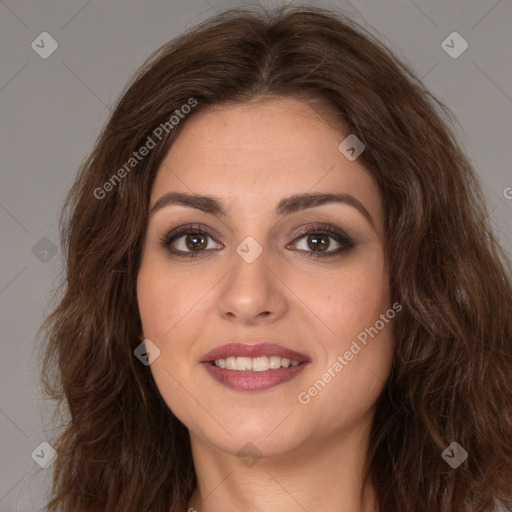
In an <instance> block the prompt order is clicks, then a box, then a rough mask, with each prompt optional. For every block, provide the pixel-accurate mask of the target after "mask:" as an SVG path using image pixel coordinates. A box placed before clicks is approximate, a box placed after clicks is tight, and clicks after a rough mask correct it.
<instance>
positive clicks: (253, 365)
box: [210, 356, 301, 372]
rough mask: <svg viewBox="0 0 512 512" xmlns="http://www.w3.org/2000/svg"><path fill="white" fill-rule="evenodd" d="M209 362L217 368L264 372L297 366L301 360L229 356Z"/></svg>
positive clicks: (275, 357)
mask: <svg viewBox="0 0 512 512" xmlns="http://www.w3.org/2000/svg"><path fill="white" fill-rule="evenodd" d="M210 364H212V365H214V366H216V367H217V368H222V369H226V370H234V371H241V372H244V371H245V372H264V371H267V370H279V369H280V368H290V367H295V366H299V365H300V364H301V361H296V360H293V359H288V358H286V357H280V356H260V357H240V356H239V357H236V356H230V357H226V358H223V359H215V360H214V361H210Z"/></svg>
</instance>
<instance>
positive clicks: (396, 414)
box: [43, 7, 512, 512]
mask: <svg viewBox="0 0 512 512" xmlns="http://www.w3.org/2000/svg"><path fill="white" fill-rule="evenodd" d="M265 96H268V97H295V98H300V99H303V100H304V101H311V102H312V103H315V102H316V104H318V105H320V104H321V105H323V106H324V108H323V109H319V111H320V110H321V111H322V112H325V111H326V109H327V107H328V109H329V111H330V112H332V114H333V116H335V117H336V118H337V119H338V120H339V122H340V126H343V127H344V129H346V130H347V133H353V134H355V135H356V136H357V137H358V138H359V139H360V140H361V141H362V142H363V143H364V144H365V146H366V150H365V151H364V153H363V154H362V155H361V156H360V157H359V158H360V159H361V160H360V161H362V163H363V164H364V165H365V167H366V168H367V169H368V171H369V172H370V173H371V175H372V176H373V178H374V180H375V181H376V183H377V184H378V186H379V188H380V192H381V194H382V198H383V202H384V208H385V214H386V219H385V222H386V230H387V233H386V234H387V246H388V252H387V255H388V259H389V268H390V275H391V294H392V302H394V301H398V302H399V303H400V304H401V305H402V308H403V310H402V312H401V313H400V315H398V316H397V318H396V321H395V329H394V363H393V367H392V371H391V375H390V377H389V379H388V381H387V383H386V386H385V388H384V390H383V392H382V394H381V396H380V398H379V400H378V403H377V409H376V413H375V418H374V423H373V427H372V434H371V438H370V448H369V451H368V457H367V468H368V473H367V475H366V477H367V478H368V479H371V481H372V482H373V483H374V485H375V488H376V490H377V498H378V505H379V508H380V510H381V511H382V512H390V511H395V512H402V511H404V512H405V511H414V512H421V511H428V512H448V511H449V512H455V511H457V512H466V511H472V512H474V511H478V512H482V511H493V510H497V506H498V503H503V504H504V505H505V506H508V507H512V497H511V494H512V384H511V378H510V377H511V369H512V317H511V312H512V285H511V272H510V266H509V264H508V263H507V261H506V257H505V255H504V253H503V251H502V250H501V249H500V246H499V244H498V242H497V240H496V239H495V237H494V235H493V234H492V231H491V228H490V224H489V220H488V218H487V211H486V207H485V205H484V201H483V198H482V194H481V191H480V186H479V183H478V180H477V178H476V175H475V172H474V171H473V170H472V168H471V165H470V164H469V162H468V160H467V158H466V157H465V156H464V154H463V152H462V151H461V149H460V146H459V143H458V141H457V139H456V137H455V136H454V135H453V128H451V126H450V125H451V123H452V121H453V118H452V116H451V114H450V112H449V110H448V109H447V108H446V107H445V106H444V105H443V104H441V103H440V102H439V101H437V100H436V99H435V98H434V97H433V96H432V95H431V94H430V93H429V92H428V91H427V90H426V89H425V88H424V86H423V85H422V83H421V82H420V81H419V80H418V78H417V77H416V76H415V75H414V73H412V72H411V71H410V69H408V67H407V66H406V65H404V64H403V63H401V62H400V61H399V60H397V58H396V57H395V56H394V55H393V54H392V53H391V52H390V51H389V50H388V49H386V48H385V47H384V46H383V45H382V44H380V43H379V42H378V41H377V40H376V39H375V38H374V37H373V36H371V35H370V34H369V33H368V32H366V30H365V29H363V28H362V27H360V26H359V25H357V24H356V23H355V22H353V21H350V20H349V19H345V18H344V17H342V16H340V15H338V14H335V13H333V12H330V11H324V10H320V9H317V8H308V7H300V8H297V7H296V8H293V7H288V8H283V9H279V10H277V11H272V12H266V11H261V12H260V11H254V10H233V11H228V12H227V13H223V14H222V15H219V16H216V17H215V18H212V19H210V20H208V21H207V22H204V23H203V24H201V25H200V26H198V27H196V28H194V29H193V30H191V31H189V32H187V33H186V34H184V35H182V36H181V37H179V38H178V39H176V40H174V41H171V42H170V43H168V44H166V45H165V46H163V47H162V48H160V49H159V50H158V51H156V52H155V53H154V54H153V55H152V56H151V57H150V58H149V59H148V61H147V62H146V63H145V64H144V65H143V66H142V68H141V69H140V70H139V71H138V73H137V74H136V75H135V77H134V79H133V80H132V82H131V83H130V84H129V86H128V87H127V89H126V90H125V92H124V94H123V95H122V97H121V99H120V101H119V103H118V104H117V106H116V108H115V110H114V112H113V114H112V116H111V118H110V120H109V122H108V123H107V125H106V127H105V128H104V130H103V132H102V134H101V136H100V137H99V139H98V141H97V143H96V145H95V147H94V149H93V151H92V152H91V154H90V156H89V157H88V158H87V160H86V161H85V162H84V164H83V165H82V167H81V170H80V173H79V176H78V178H77V180H76V182H75V184H74V185H73V187H72V189H71V191H70V193H69V196H68V198H67V200H66V205H65V208H64V210H63V215H62V238H63V247H64V252H65V254H66V256H67V266H66V280H65V282H64V283H63V290H62V296H60V298H59V303H58V305H57V306H56V308H55V309H54V311H53V313H52V314H51V316H49V318H48V319H47V320H46V322H45V324H44V326H43V327H44V333H45V339H46V343H45V347H44V370H43V383H44V385H45V389H46V391H47V393H48V394H49V395H50V396H51V397H53V398H55V399H56V400H57V401H58V404H59V405H60V406H62V410H63V414H62V422H63V429H62V432H61V434H60V435H59V437H58V438H57V439H56V440H55V441H54V445H55V448H56V450H57V452H58V458H57V460H56V462H55V463H54V485H53V493H52V499H51V501H50V502H49V504H48V509H49V510H50V511H57V510H62V511H64V510H65V511H71V510H73V512H91V511H94V512H98V511H108V512H118V511H119V512H121V511H122V512H129V511H134V512H144V511H150V510H151V511H152V512H168V511H169V510H170V511H172V512H182V511H184V510H186V506H187V500H188V498H189V497H190V495H191V493H192V491H193V489H194V487H195V485H196V476H195V472H194V466H193V461H192V457H191V451H190V444H189V437H188V431H187V429H186V428H185V426H184V425H183V424H182V423H181V422H180V421H179V420H178V419H177V418H176V417H175V416H174V415H173V413H172V412H171V411H170V410H169V408H168V406H167V405H166V404H165V402H164V401H163V399H162V398H161V396H160V394H159V392H158V390H157V388H156V385H155V383H154V381H153V379H152V375H151V372H150V370H149V368H148V367H146V366H144V365H142V364H141V363H140V362H139V361H138V360H137V359H136V358H135V357H134V354H133V351H134V349H135V347H137V345H138V344H139V343H140V339H139V335H140V334H141V323H140V317H139V313H138V307H137V298H136V290H135V284H136V277H137V272H138V266H139V261H140V256H141V250H142V242H143V239H144V234H145V229H146V222H147V216H148V206H149V197H150V192H151V187H152V183H153V180H154V177H155V173H156V170H157V168H158V166H159V164H160V162H161V161H162V159H163V158H164V156H165V155H166V153H167V151H168V150H169V148H170V147H171V144H172V141H173V140H174V138H175V137H176V136H177V134H179V133H180V130H181V128H182V127H183V126H184V125H185V123H186V122H187V121H188V119H190V118H191V117H192V116H194V115H195V114H196V113H197V112H199V111H202V110H204V109H206V108H208V107H209V106H211V105H220V104H227V103H233V102H244V101H249V100H251V99H254V98H258V97H265ZM191 99H192V101H195V102H196V104H195V106H194V108H192V109H189V110H191V111H190V112H189V113H187V114H186V115H183V116H180V120H179V123H177V124H176V125H173V126H172V127H171V128H170V129H169V130H167V129H166V130H164V131H163V133H162V136H161V140H158V143H157V144H156V145H155V147H154V148H152V149H151V151H150V152H149V154H147V156H145V157H144V158H143V159H141V160H140V161H139V160H138V161H137V164H136V165H131V166H126V163H127V162H129V161H130V158H131V157H132V155H133V152H134V151H137V150H138V149H139V148H140V147H141V146H143V145H144V144H146V143H147V140H148V137H152V138H153V139H154V134H155V129H156V128H157V127H159V126H160V127H162V126H167V127H169V126H170V125H169V119H170V118H171V116H172V115H173V112H175V111H176V110H177V109H178V110H179V109H181V108H182V106H183V105H185V104H187V103H188V104H190V102H191ZM165 123H168V124H167V125H165ZM132 164H133V162H132ZM123 166H124V169H125V171H126V172H121V171H120V169H121V168H123ZM114 175H116V176H117V177H116V178H113V176H114ZM107 182H108V183H110V185H106V184H107ZM59 410H60V409H59ZM452 442H457V443H459V444H460V445H461V446H462V447H463V448H464V449H465V450H466V452H467V453H468V458H467V460H466V461H465V462H464V463H462V465H460V466H459V467H458V468H457V469H452V468H451V467H450V466H449V465H448V464H447V463H446V462H445V461H444V460H443V458H442V457H441V452H443V450H444V449H445V448H446V447H447V446H448V445H450V444H451V443H452Z"/></svg>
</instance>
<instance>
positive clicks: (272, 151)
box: [152, 98, 381, 218]
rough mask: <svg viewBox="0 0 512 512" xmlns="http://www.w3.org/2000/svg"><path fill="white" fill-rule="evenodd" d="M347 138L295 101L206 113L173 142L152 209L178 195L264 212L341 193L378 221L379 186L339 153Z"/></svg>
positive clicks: (157, 181) (196, 116) (156, 185)
mask: <svg viewBox="0 0 512 512" xmlns="http://www.w3.org/2000/svg"><path fill="white" fill-rule="evenodd" d="M347 135H348V134H347V133H345V132H344V131H343V130H342V128H341V126H340V127H337V126H336V125H334V124H333V123H332V122H327V121H326V119H325V118H324V117H323V116H322V115H321V114H320V113H319V112H318V111H317V110H315V108H314V107H312V106H311V105H309V104H308V103H305V102H302V101H299V100H296V99H288V98H287V99H274V100H270V101H268V100H267V101H258V102H251V103H248V104H235V105H228V106H219V107H214V108H208V109H206V110H204V111H202V112H198V113H197V114H194V115H193V116H192V117H191V118H190V119H188V120H186V124H185V125H184V126H183V129H182V131H181V132H180V134H179V135H178V137H177V138H176V139H175V140H174V142H173V145H172V147H171V149H170V151H169V152H168V154H167V155H166V157H165V158H164V160H163V162H162V164H161V166H160V168H159V170H158V173H157V176H156V179H155V182H154V186H153V191H152V203H154V202H155V201H156V200H157V199H158V198H159V197H160V196H161V195H162V194H165V193H167V192H169V191H181V192H192V193H197V194H211V195H216V196H218V197H223V198H225V201H226V203H227V204H228V205H230V204H231V205H232V206H233V207H235V205H236V208H241V207H243V206H244V205H245V206H246V207H247V208H249V207H250V206H251V205H255V204H256V203H258V204H259V207H260V208H261V207H263V206H264V204H267V203H268V204H269V205H270V204H271V203H275V204H277V202H279V200H280V199H281V198H282V197H284V196H290V195H293V194H300V193H304V192H317V191H322V192H326V191H337V192H342V193H347V194H352V195H354V196H356V197H357V198H358V199H359V200H360V201H361V202H365V203H366V206H367V208H368V209H369V210H371V209H373V215H374V216H376V217H377V218H378V217H379V216H380V215H381V211H380V208H381V205H380V194H379V191H378V188H377V186H376V184H375V182H374V180H373V179H372V178H371V176H370V174H369V173H368V171H367V170H366V169H365V168H364V167H363V166H362V165H361V164H359V163H358V162H357V160H355V161H353V162H351V161H349V160H348V159H347V158H345V156H344V155H343V154H342V153H341V152H340V151H339V149H338V146H339V144H340V143H341V141H342V140H343V139H344V138H345V137H346V136H347ZM370 213H372V212H370ZM374 218H375V217H374Z"/></svg>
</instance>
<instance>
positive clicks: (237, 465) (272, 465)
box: [188, 425, 378, 512]
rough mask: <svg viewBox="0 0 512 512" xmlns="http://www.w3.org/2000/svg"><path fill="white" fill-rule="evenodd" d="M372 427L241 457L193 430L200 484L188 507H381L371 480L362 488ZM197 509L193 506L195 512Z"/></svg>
mask: <svg viewBox="0 0 512 512" xmlns="http://www.w3.org/2000/svg"><path fill="white" fill-rule="evenodd" d="M368 435H369V427H368V425H367V426H366V428H362V427H361V425H358V426H357V428H353V429H352V430H351V431H350V432H346V431H344V432H337V433H335V434H334V435H332V436H331V437H330V438H323V439H318V440H315V441H311V440H310V441H308V442H304V443H303V444H302V445H300V446H297V447H296V448H295V449H294V450H293V452H292V453H283V454H280V455H274V456H272V457H265V456H263V457H261V458H258V457H256V458H252V459H246V458H243V459H241V458H239V457H238V456H237V455H236V454H230V453H226V452H225V451H221V450H219V449H217V448H216V447H213V446H212V445H211V444H210V443H207V442H206V441H204V440H203V439H200V438H198V437H196V436H194V435H192V434H191V444H192V454H193V457H194V465H195V469H196V474H197V481H198V486H197V488H196V489H195V491H194V494H193V496H192V499H191V500H190V502H189V506H188V510H190V509H191V508H192V509H195V510H197V512H229V511H239V510H250V511H251V512H277V511H279V512H282V511H283V510H290V511H291V510H297V511H304V510H315V509H318V507H319V506H321V508H322V510H336V511H337V512H356V511H357V512H363V511H364V512H376V511H377V510H378V509H377V506H376V504H375V503H376V502H375V491H374V488H373V486H372V484H371V483H370V482H368V483H367V484H366V485H365V487H364V493H363V500H361V489H362V487H363V485H364V483H363V470H364V464H365V457H366V449H367V441H368ZM191 512H192V511H191Z"/></svg>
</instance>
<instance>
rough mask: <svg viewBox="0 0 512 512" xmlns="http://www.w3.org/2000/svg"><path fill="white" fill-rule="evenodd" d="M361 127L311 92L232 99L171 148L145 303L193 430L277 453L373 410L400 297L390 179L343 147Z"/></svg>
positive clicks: (232, 448) (174, 404)
mask: <svg viewBox="0 0 512 512" xmlns="http://www.w3.org/2000/svg"><path fill="white" fill-rule="evenodd" d="M348 135H349V134H348V133H343V132H342V131H341V130H337V129H335V128H333V126H332V125H329V124H326V123H325V121H324V120H323V119H322V117H320V116H319V115H318V114H317V113H316V112H315V110H314V109H313V108H312V107H310V106H308V104H306V103H303V102H300V101H298V100H293V99H279V100H277V99H276V100H272V101H267V102H253V103H251V104H243V105H234V106H229V107H226V106H223V107H219V108H212V109H209V110H205V111H204V112H201V113H197V114H195V115H194V117H192V118H191V119H190V120H187V124H186V125H185V126H184V127H183V131H182V132H181V133H180V135H179V136H178V137H177V139H176V140H175V142H174V143H173V145H172V148H171V150H170V151H169V153H168V154H167V156H166V158H165V160H164V161H163V162H162V165H161V166H160V168H159V170H158V173H157V176H156V179H155V182H154V186H153V189H152V193H151V209H152V210H153V211H152V212H151V214H150V218H149V221H148V226H147V233H146V240H145V245H144V249H143V255H142V262H141V267H140V271H139V275H138V281H137V293H138V303H139V310H140V315H141V319H142V326H143V333H142V336H143V338H146V339H149V340H151V341H152V342H153V343H154V344H155V345H156V346H157V347H158V348H159V350H160V355H159V357H157V358H156V359H155V360H154V362H153V363H152V364H151V366H150V369H151V372H152V373H153V376H154V379H155V381H156V384H157V386H158V389H159V390H160V393H161V394H162V396H163V398H164V400H165V402H166V403H167V404H168V406H169V408H170V409H171V410H172V411H173V412H174V414H175V415H176V416H177V417H178V418H179V419H180V420H181V421H182V422H183V423H184V424H185V425H186V426H187V427H188V429H189V431H190V434H191V438H192V439H193V441H194V440H196V441H197V442H200V443H202V444H203V445H208V446H209V447H211V448H212V449H215V450H221V451H223V452H228V453H232V454H237V453H240V452H239V451H240V450H241V449H242V447H244V446H245V448H244V449H245V450H249V451H250V449H249V447H252V449H253V450H254V451H255V452H257V453H258V454H263V455H264V456H265V455H268V456H272V455H279V454H283V453H286V452H290V451H292V450H299V449H300V448H301V447H302V448H304V447H306V446H315V445H316V446H318V443H321V442H322V441H325V440H327V439H329V437H331V439H332V436H335V435H340V434H341V435H343V434H344V433H348V432H349V431H354V430H357V429H363V430H364V429H365V428H366V427H367V426H368V425H369V423H370V422H371V417H372V415H373V406H374V403H375V401H376V399H377V398H378V395H379V394H380V392H381V390H382V388H383V386H384V382H385V380H386V378H387V377H388V374H389V371H390V365H391V359H392V339H391V323H390V319H391V318H392V317H393V316H395V313H396V312H397V311H398V309H397V308H395V309H392V308H391V304H390V295H389V276H388V273H387V268H386V262H385V256H384V245H385V238H384V219H383V209H382V203H381V198H380V194H379V190H378V188H377V186H376V184H375V183H374V181H373V180H372V178H371V177H370V175H369V173H368V172H367V171H366V170H365V168H364V167H363V166H362V165H361V164H360V163H359V162H358V160H357V159H356V160H354V161H349V160H348V159H347V158H346V157H345V156H344V154H343V153H342V152H341V151H340V150H339V149H338V146H339V145H340V143H341V142H342V141H343V140H344V139H345V138H346V137H347V136H348ZM171 193H172V194H177V193H179V194H183V196H179V197H178V196H174V199H176V198H177V197H178V199H179V198H181V202H176V201H175V200H173V196H170V195H168V194H171ZM320 194H331V195H332V194H336V195H337V196H336V197H338V199H339V200H333V199H334V197H335V196H331V197H330V199H331V200H328V199H329V198H328V197H324V198H323V199H322V197H321V196H320ZM311 195H312V196H313V197H309V196H311ZM315 195H317V199H318V200H316V199H315V198H314V196H315ZM185 196H186V197H185ZM187 197H188V199H187ZM308 197H309V198H308ZM153 207H154V209H153ZM221 212H222V213H221ZM187 226H188V227H187ZM180 227H185V229H184V231H182V232H180V233H178V234H176V236H173V235H174V234H175V233H173V231H174V230H176V229H177V228H180ZM162 240H163V241H165V242H162ZM164 243H167V246H164ZM395 306H396V305H395ZM266 343H268V344H272V345H261V344H266ZM228 344H237V345H231V346H227V347H226V345H228ZM276 346H277V347H276ZM219 347H220V348H219ZM214 349H218V351H217V353H212V350H214ZM291 351H293V352H291ZM209 353H210V354H209ZM287 356H288V357H287ZM213 359H219V360H218V361H217V365H218V366H214V363H212V362H211V361H212V360H213ZM289 360H291V361H298V362H299V363H300V364H299V365H298V366H295V364H296V363H295V362H291V361H289ZM223 366H224V367H223ZM226 366H227V367H226ZM235 367H236V368H237V369H235ZM249 368H252V369H251V370H250V369H249ZM247 443H250V444H247Z"/></svg>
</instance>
